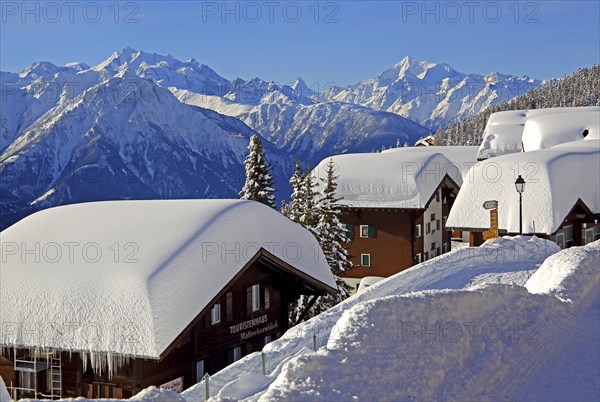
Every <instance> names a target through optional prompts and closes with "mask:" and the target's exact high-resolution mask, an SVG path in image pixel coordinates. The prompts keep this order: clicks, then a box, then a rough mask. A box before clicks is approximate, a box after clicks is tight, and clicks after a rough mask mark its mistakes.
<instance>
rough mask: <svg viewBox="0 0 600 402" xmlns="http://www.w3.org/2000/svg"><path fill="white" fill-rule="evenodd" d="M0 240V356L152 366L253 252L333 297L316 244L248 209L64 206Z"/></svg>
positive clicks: (283, 221) (206, 204)
mask: <svg viewBox="0 0 600 402" xmlns="http://www.w3.org/2000/svg"><path fill="white" fill-rule="evenodd" d="M0 241H1V246H2V256H1V258H2V265H1V268H0V275H1V281H0V317H1V318H2V323H3V325H4V326H3V329H7V328H9V329H8V330H3V331H1V332H0V346H11V347H12V346H17V347H37V348H50V349H59V350H76V351H82V352H90V353H101V354H102V353H105V354H108V355H109V356H110V354H112V355H125V356H141V357H149V358H158V357H160V355H161V353H162V352H163V351H165V349H166V348H167V347H168V346H169V345H170V344H171V343H172V342H173V341H174V340H175V339H176V337H177V336H178V335H179V334H180V333H181V332H182V331H183V330H184V329H185V328H186V327H187V326H188V324H190V323H191V322H192V321H193V319H194V318H195V317H196V316H197V315H198V314H199V313H200V312H201V311H202V310H203V309H204V308H205V307H206V306H207V305H208V303H210V301H211V300H212V299H213V298H214V297H215V296H216V295H217V294H218V293H219V292H220V291H221V290H222V289H223V288H224V287H225V286H226V285H227V284H228V283H229V282H230V281H231V280H232V279H233V278H234V276H235V275H236V274H237V273H238V272H240V270H241V269H242V268H243V267H244V266H245V265H246V264H247V263H248V261H249V260H250V259H251V258H252V257H254V256H255V255H256V253H257V252H258V251H259V249H260V248H261V247H262V248H264V249H265V250H266V251H267V252H270V253H271V254H272V255H273V256H275V257H277V258H279V259H281V260H283V261H284V262H285V263H287V264H289V265H291V266H293V267H294V268H296V269H297V270H299V271H301V272H302V273H304V274H306V275H307V276H308V277H309V279H307V280H311V281H314V283H313V285H316V286H321V287H323V288H325V289H327V288H328V287H329V288H335V287H336V285H335V281H334V279H333V276H332V274H331V271H330V269H329V267H328V265H327V263H326V262H325V258H324V256H323V253H322V252H321V250H320V249H319V248H318V247H317V249H316V250H315V242H316V240H315V238H314V237H313V236H312V235H311V234H310V233H309V232H308V231H307V230H305V229H304V228H302V227H301V226H299V225H297V224H295V223H293V222H292V221H290V220H289V219H287V218H285V217H284V216H282V215H281V214H279V213H278V212H276V211H274V210H272V209H271V208H268V207H266V206H264V205H262V204H259V203H256V202H253V201H239V200H160V201H109V202H94V203H86V204H74V205H68V206H62V207H57V208H51V209H47V210H44V211H40V212H37V213H35V214H33V215H31V216H29V217H27V218H25V219H23V220H22V221H20V222H18V223H17V224H15V225H13V226H11V227H10V228H8V229H6V230H5V231H3V232H2V233H0ZM315 253H317V254H315ZM6 325H8V326H6Z"/></svg>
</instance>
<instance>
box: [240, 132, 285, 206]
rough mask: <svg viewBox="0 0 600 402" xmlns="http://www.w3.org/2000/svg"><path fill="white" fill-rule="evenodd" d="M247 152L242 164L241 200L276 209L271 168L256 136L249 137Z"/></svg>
mask: <svg viewBox="0 0 600 402" xmlns="http://www.w3.org/2000/svg"><path fill="white" fill-rule="evenodd" d="M248 150H249V151H250V153H249V154H248V156H247V157H246V161H245V162H244V166H245V167H246V182H245V183H244V187H243V188H242V191H240V196H241V199H242V200H253V201H258V202H261V203H263V204H265V205H268V206H269V207H271V208H273V209H276V206H275V195H274V193H275V190H274V189H273V184H274V180H273V174H272V171H273V168H272V166H271V164H270V163H267V162H266V158H265V151H264V149H263V146H262V143H261V142H260V139H259V138H258V136H257V135H253V136H252V137H250V143H249V144H248Z"/></svg>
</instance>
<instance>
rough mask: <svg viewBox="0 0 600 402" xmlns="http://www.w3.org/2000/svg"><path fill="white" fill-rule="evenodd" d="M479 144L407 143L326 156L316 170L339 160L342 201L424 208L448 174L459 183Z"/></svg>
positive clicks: (321, 171)
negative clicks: (407, 145)
mask: <svg viewBox="0 0 600 402" xmlns="http://www.w3.org/2000/svg"><path fill="white" fill-rule="evenodd" d="M476 154H477V147H460V146H456V147H436V146H431V147H410V148H409V147H406V148H396V149H390V150H387V151H384V152H381V153H364V154H346V155H336V156H333V157H331V158H326V159H324V160H323V161H321V163H319V165H318V166H317V167H316V168H315V170H314V171H313V174H314V175H316V176H317V177H319V178H324V177H325V176H326V174H325V172H326V167H327V164H328V163H329V160H330V159H332V160H333V162H334V163H335V164H336V175H337V176H339V177H338V190H337V193H336V195H337V196H338V197H342V200H341V201H340V202H339V203H340V204H342V205H346V206H349V207H358V208H416V209H419V208H425V206H426V205H427V202H428V201H429V200H430V199H431V197H432V195H433V192H434V191H435V189H436V188H438V186H439V185H440V183H441V182H442V181H443V179H444V177H446V175H448V176H449V177H450V179H452V180H453V181H454V182H455V183H456V184H457V185H458V186H460V185H461V183H462V177H463V175H465V174H466V173H467V172H468V170H469V168H470V167H471V166H472V165H473V164H474V163H475V162H476V161H475V158H476Z"/></svg>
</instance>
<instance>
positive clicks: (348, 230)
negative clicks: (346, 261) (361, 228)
mask: <svg viewBox="0 0 600 402" xmlns="http://www.w3.org/2000/svg"><path fill="white" fill-rule="evenodd" d="M353 238H354V226H352V225H346V239H348V240H352V239H353Z"/></svg>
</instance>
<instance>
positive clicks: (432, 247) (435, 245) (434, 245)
mask: <svg viewBox="0 0 600 402" xmlns="http://www.w3.org/2000/svg"><path fill="white" fill-rule="evenodd" d="M436 247H437V243H436V242H432V243H431V249H432V250H435V248H436Z"/></svg>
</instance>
